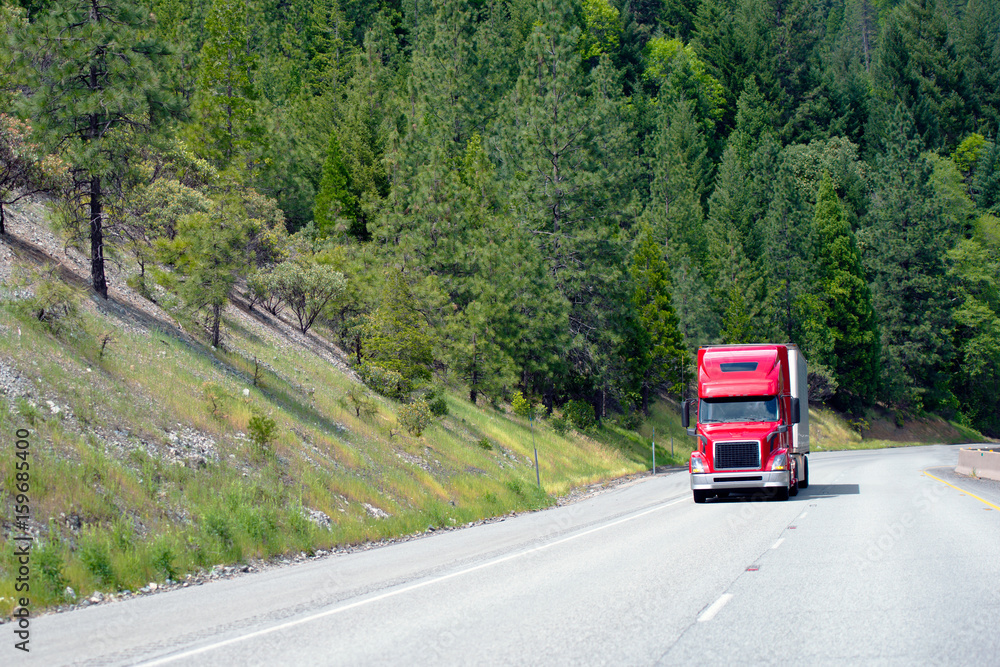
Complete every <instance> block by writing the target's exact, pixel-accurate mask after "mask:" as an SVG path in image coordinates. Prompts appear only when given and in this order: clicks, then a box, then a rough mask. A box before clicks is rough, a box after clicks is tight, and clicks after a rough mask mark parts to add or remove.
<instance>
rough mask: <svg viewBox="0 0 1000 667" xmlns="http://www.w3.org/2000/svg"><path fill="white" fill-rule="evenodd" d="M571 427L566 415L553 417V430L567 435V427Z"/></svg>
mask: <svg viewBox="0 0 1000 667" xmlns="http://www.w3.org/2000/svg"><path fill="white" fill-rule="evenodd" d="M568 428H569V423H568V422H567V421H566V418H565V417H553V418H552V430H553V431H555V432H556V433H558V434H559V435H565V434H566V429H568Z"/></svg>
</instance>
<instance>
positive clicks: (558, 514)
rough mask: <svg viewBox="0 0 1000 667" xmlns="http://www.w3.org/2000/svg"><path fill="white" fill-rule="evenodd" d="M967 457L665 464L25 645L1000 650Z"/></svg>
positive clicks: (993, 573)
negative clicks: (706, 476) (693, 479)
mask: <svg viewBox="0 0 1000 667" xmlns="http://www.w3.org/2000/svg"><path fill="white" fill-rule="evenodd" d="M957 457H958V450H957V447H954V446H928V447H916V448H906V449H891V450H875V451H854V452H831V453H816V454H813V455H811V456H810V478H811V482H812V484H811V486H810V488H809V489H807V490H803V491H802V492H801V493H800V494H799V495H798V496H797V497H795V498H792V499H791V500H789V501H788V502H773V501H772V502H757V501H750V500H745V499H733V500H729V499H727V500H725V501H709V503H707V504H705V505H695V504H694V503H693V502H692V500H691V496H690V491H689V489H688V479H687V474H686V473H676V474H670V475H660V476H657V477H655V478H648V479H644V480H641V481H638V482H635V483H631V484H629V485H626V486H623V487H619V488H617V489H615V490H612V491H608V492H605V493H603V494H600V495H597V496H595V497H592V498H589V499H587V500H585V501H581V502H578V503H574V504H572V505H567V506H564V507H560V508H555V509H552V510H547V511H544V512H536V513H533V514H527V515H522V516H518V517H515V518H510V519H507V520H506V521H503V522H498V523H492V524H487V525H482V526H476V527H474V528H468V529H464V530H456V531H450V532H445V533H441V534H437V535H434V536H432V537H428V538H425V539H419V540H414V541H410V542H405V543H400V544H395V545H392V546H388V547H383V548H379V549H373V550H371V551H368V552H360V553H354V554H350V555H343V556H337V557H330V558H325V559H322V560H317V561H310V562H308V563H303V564H299V565H294V566H289V567H285V568H281V569H279V570H274V571H269V572H264V573H260V574H256V575H250V576H245V577H240V578H238V579H234V580H229V581H221V582H216V583H212V584H209V585H205V586H199V587H195V588H188V589H183V590H175V591H171V592H168V593H163V594H159V595H154V596H149V597H144V598H138V599H133V600H129V601H126V602H121V603H117V604H110V605H100V606H96V607H91V608H87V609H82V610H78V611H73V612H69V613H65V614H57V615H51V616H45V617H42V618H38V619H35V620H34V621H33V623H32V626H31V628H32V635H31V646H32V652H31V654H30V657H29V659H27V660H24V659H23V658H22V657H20V656H17V655H15V656H14V657H15V659H16V663H15V664H22V663H23V664H38V665H68V664H73V665H76V664H101V665H107V664H112V665H119V664H144V665H205V664H208V665H232V664H247V665H253V664H260V665H263V664H294V665H331V664H333V665H340V664H343V665H373V664H386V665H414V664H416V665H440V664H455V665H459V664H460V665H474V664H481V665H509V664H530V665H537V664H557V665H562V664H567V665H568V664H579V665H598V664H615V665H618V664H637V665H659V664H663V665H674V664H677V665H680V664H691V663H697V664H790V663H798V664H810V665H812V664H819V665H823V664H829V665H843V664H845V663H880V664H900V665H904V664H905V665H912V664H927V663H933V664H937V663H941V664H949V665H953V664H954V665H977V666H978V665H989V664H997V661H998V657H997V656H1000V633H998V632H997V628H998V627H1000V483H994V482H989V481H984V480H970V479H967V478H962V477H958V476H956V475H955V474H954V473H953V472H952V471H951V469H952V468H953V467H954V465H955V463H956V461H957ZM8 644H9V645H8V646H6V647H4V648H3V649H2V651H0V660H2V661H3V662H4V663H5V664H8V663H7V657H9V656H10V655H12V654H13V653H14V651H13V648H12V645H13V641H9V642H8Z"/></svg>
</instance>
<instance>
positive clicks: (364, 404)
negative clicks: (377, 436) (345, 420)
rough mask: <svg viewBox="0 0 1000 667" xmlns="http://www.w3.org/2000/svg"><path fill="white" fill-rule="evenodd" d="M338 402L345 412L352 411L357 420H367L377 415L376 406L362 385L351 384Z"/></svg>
mask: <svg viewBox="0 0 1000 667" xmlns="http://www.w3.org/2000/svg"><path fill="white" fill-rule="evenodd" d="M339 402H340V404H341V406H343V408H344V409H345V410H346V409H348V408H350V409H351V410H354V414H355V415H356V416H357V417H358V418H359V419H369V418H371V417H374V416H375V415H377V414H378V405H377V404H376V403H375V399H373V398H372V396H371V394H369V393H368V391H367V390H366V389H365V388H364V385H359V384H352V385H351V386H350V388H349V389H348V390H347V394H345V395H344V396H343V397H342V398H341V399H340V401H339Z"/></svg>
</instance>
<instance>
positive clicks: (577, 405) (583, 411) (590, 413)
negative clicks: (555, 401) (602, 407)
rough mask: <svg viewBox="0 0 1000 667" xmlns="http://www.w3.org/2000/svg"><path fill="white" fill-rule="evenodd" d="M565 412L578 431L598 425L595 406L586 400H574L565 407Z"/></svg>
mask: <svg viewBox="0 0 1000 667" xmlns="http://www.w3.org/2000/svg"><path fill="white" fill-rule="evenodd" d="M563 414H564V415H565V416H566V418H567V419H568V420H569V421H570V423H572V424H573V427H574V428H575V429H576V430H578V431H588V430H590V429H592V428H594V426H596V425H597V419H596V418H595V416H594V406H593V405H591V404H590V403H588V402H586V401H578V400H572V401H569V402H567V403H566V405H565V406H564V407H563Z"/></svg>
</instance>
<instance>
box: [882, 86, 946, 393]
mask: <svg viewBox="0 0 1000 667" xmlns="http://www.w3.org/2000/svg"><path fill="white" fill-rule="evenodd" d="M891 131H892V134H891V135H890V136H889V137H888V138H887V140H886V152H885V154H884V155H883V156H882V157H881V158H880V159H879V169H878V172H877V174H876V177H875V179H874V182H875V190H874V192H873V195H872V207H871V210H870V218H871V220H870V223H869V225H868V227H867V229H866V230H865V231H866V234H865V241H866V245H867V246H868V248H869V250H868V252H867V256H866V257H865V258H864V259H865V264H866V268H867V269H868V273H869V276H871V279H872V296H873V301H872V304H873V307H874V309H875V311H876V312H878V313H879V314H880V316H881V321H882V336H881V338H882V363H881V366H882V378H883V381H882V383H881V385H882V387H883V388H884V392H885V393H884V397H885V399H886V400H887V401H888V402H890V403H891V404H892V405H894V406H898V407H900V408H906V409H922V408H923V409H931V410H933V409H936V408H937V407H938V405H941V404H943V403H944V402H946V401H947V399H948V394H949V392H948V388H947V380H946V374H945V369H946V368H947V366H948V364H949V362H950V359H951V357H952V354H953V352H954V349H953V346H952V339H951V332H952V323H951V321H950V313H949V306H948V291H949V290H948V278H947V272H946V264H945V257H946V255H945V252H946V251H947V249H948V248H950V247H951V246H953V245H954V244H955V242H956V241H957V231H958V230H956V229H955V228H954V227H949V225H948V219H947V218H946V216H944V215H943V211H942V206H941V202H940V200H939V199H938V197H937V196H936V193H935V192H934V190H933V187H932V186H931V174H932V168H931V165H930V163H929V162H928V161H927V159H926V158H924V157H922V156H921V155H920V148H919V140H916V139H915V138H913V135H912V132H913V125H912V122H911V121H910V118H909V114H908V112H907V111H906V109H905V108H904V107H903V106H902V105H898V106H897V107H896V110H895V112H894V113H893V117H892V121H891Z"/></svg>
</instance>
